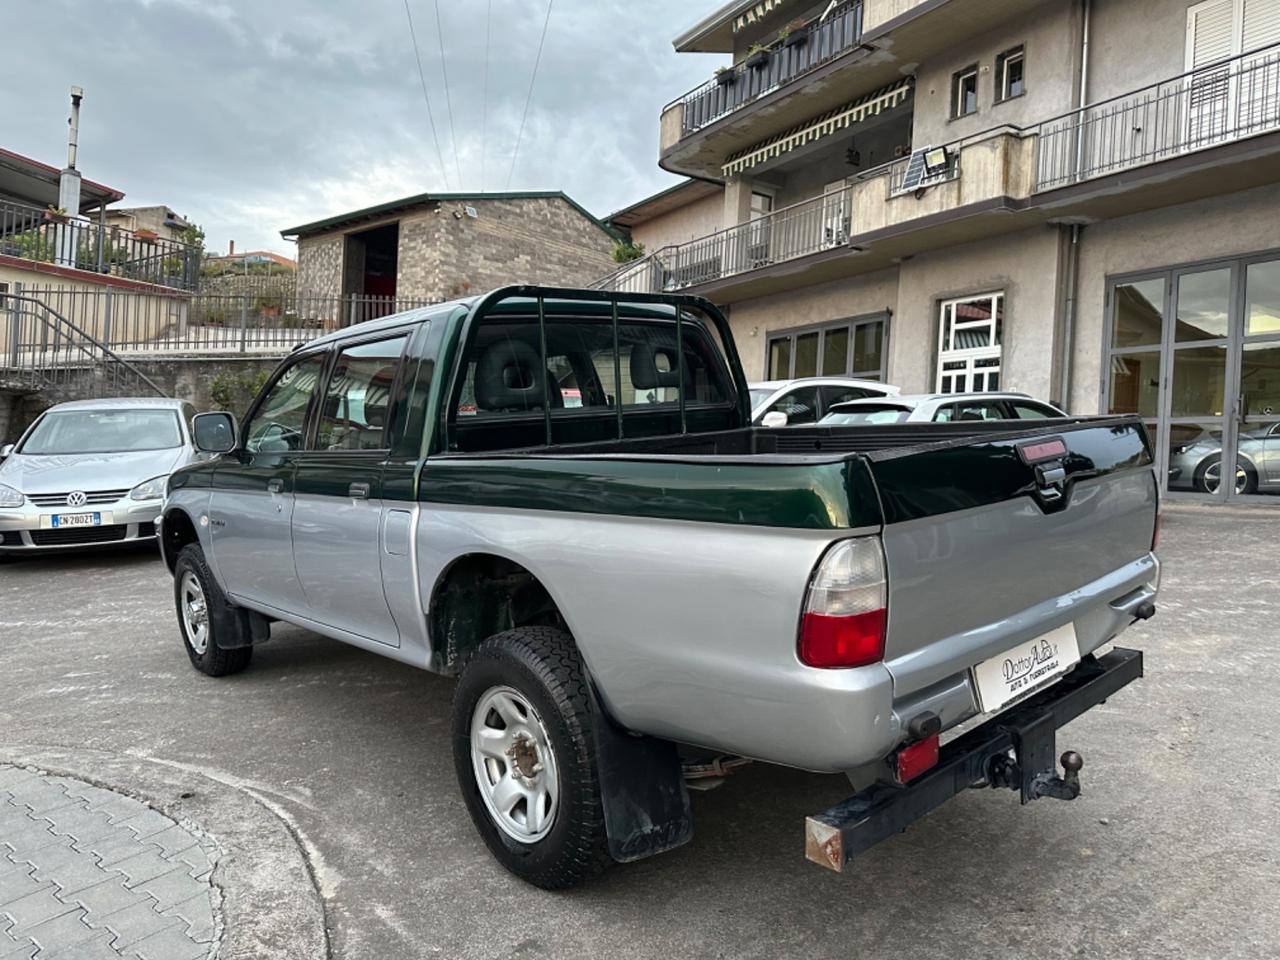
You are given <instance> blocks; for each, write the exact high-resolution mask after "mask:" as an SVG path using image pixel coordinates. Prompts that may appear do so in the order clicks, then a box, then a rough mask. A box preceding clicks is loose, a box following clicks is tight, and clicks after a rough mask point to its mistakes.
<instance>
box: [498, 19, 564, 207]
mask: <svg viewBox="0 0 1280 960" xmlns="http://www.w3.org/2000/svg"><path fill="white" fill-rule="evenodd" d="M555 2H556V0H547V15H546V17H544V18H543V20H542V36H541V37H539V38H538V54H537V56H536V57H534V60H533V73H532V74H531V75H530V77H529V93H528V95H527V96H526V97H525V98H524V113H523V114H522V115H521V116H520V131H519V132H518V133H517V134H516V148H515V149H514V150H513V151H511V169H510V170H509V171H507V187H506V188H507V189H508V190H510V189H511V178H512V177H513V176H515V172H516V157H518V156H519V155H520V141H521V140H523V139H524V124H525V121H526V120H528V119H529V103H530V101H532V100H533V84H534V82H535V81H536V80H537V79H538V64H540V63H542V45H543V44H544V43H546V42H547V24H549V23H550V22H551V8H552V6H554V5H555Z"/></svg>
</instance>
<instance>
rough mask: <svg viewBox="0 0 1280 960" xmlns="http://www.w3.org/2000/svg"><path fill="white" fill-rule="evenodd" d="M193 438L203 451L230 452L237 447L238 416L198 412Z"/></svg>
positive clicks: (192, 431) (197, 446) (198, 448)
mask: <svg viewBox="0 0 1280 960" xmlns="http://www.w3.org/2000/svg"><path fill="white" fill-rule="evenodd" d="M191 424H192V429H191V433H192V439H193V440H194V441H195V445H196V449H197V450H199V451H200V452H201V453H230V452H231V451H232V450H234V449H235V448H236V418H235V417H233V416H232V415H231V414H229V413H197V414H196V415H195V419H194V420H192V422H191Z"/></svg>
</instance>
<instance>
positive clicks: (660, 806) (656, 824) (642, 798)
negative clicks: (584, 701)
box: [591, 686, 693, 863]
mask: <svg viewBox="0 0 1280 960" xmlns="http://www.w3.org/2000/svg"><path fill="white" fill-rule="evenodd" d="M591 708H592V712H593V714H594V720H595V722H594V723H593V724H592V728H593V731H594V738H595V747H596V772H597V775H598V776H599V779H600V799H601V802H602V804H603V806H604V821H605V829H606V831H607V832H608V835H609V855H610V856H611V857H613V859H614V860H617V861H619V862H620V863H628V862H630V861H632V860H642V859H644V858H645V857H651V856H653V855H654V854H655V853H664V852H665V851H667V850H672V849H674V848H676V847H679V846H682V845H683V844H686V843H688V842H689V841H690V840H691V839H692V838H693V812H692V810H691V809H690V807H689V791H688V790H686V789H685V785H684V775H683V771H682V768H681V765H680V756H679V754H678V753H677V751H676V745H675V744H674V743H671V742H670V741H668V740H658V739H656V738H654V737H645V736H633V735H632V734H630V733H628V732H627V731H625V730H623V729H622V728H621V727H619V726H618V725H617V724H615V723H614V722H613V720H612V719H611V718H610V717H609V715H608V713H607V712H606V711H605V709H604V707H603V705H602V704H601V703H600V697H599V695H598V694H597V693H596V691H595V687H594V686H592V688H591Z"/></svg>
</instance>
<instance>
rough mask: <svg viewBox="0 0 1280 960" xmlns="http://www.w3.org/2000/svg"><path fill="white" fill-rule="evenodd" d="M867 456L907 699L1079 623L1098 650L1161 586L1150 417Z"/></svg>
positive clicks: (892, 638)
mask: <svg viewBox="0 0 1280 960" xmlns="http://www.w3.org/2000/svg"><path fill="white" fill-rule="evenodd" d="M867 459H868V461H869V464H870V467H871V472H872V475H873V477H874V478H875V482H876V485H877V487H878V488H879V492H880V498H881V504H882V507H883V510H884V517H885V528H884V547H885V556H886V560H887V563H888V583H889V624H888V635H887V638H886V644H885V664H886V666H887V667H888V669H889V671H890V673H891V674H892V675H893V678H894V695H895V698H898V697H901V696H903V695H906V694H911V693H914V692H915V691H919V690H923V689H924V688H926V687H929V686H931V685H933V684H937V683H941V682H943V681H947V680H948V679H949V678H953V677H954V676H955V675H956V674H957V673H960V672H962V671H965V670H967V669H968V668H969V667H972V666H973V665H975V664H976V663H978V662H980V661H982V660H985V659H987V658H989V657H994V656H996V655H997V654H1000V653H1003V652H1005V651H1007V650H1008V649H1009V648H1010V647H1012V646H1014V645H1015V644H1019V643H1023V642H1024V641H1028V640H1031V639H1034V638H1036V637H1038V636H1040V635H1042V634H1044V633H1047V632H1048V631H1050V630H1053V629H1055V628H1060V627H1063V626H1064V625H1066V624H1072V625H1073V626H1074V629H1075V632H1076V635H1077V640H1078V645H1079V650H1080V654H1081V655H1084V654H1086V653H1088V652H1089V651H1091V650H1093V649H1095V648H1096V647H1098V646H1099V645H1101V644H1103V643H1105V642H1106V641H1107V640H1109V639H1111V638H1112V637H1113V636H1114V635H1115V634H1116V633H1117V632H1119V630H1121V629H1123V628H1124V626H1126V625H1128V623H1130V622H1131V621H1132V619H1133V617H1132V610H1133V607H1134V606H1135V605H1136V603H1137V602H1139V600H1141V599H1146V598H1148V597H1149V596H1150V589H1148V585H1153V584H1154V583H1155V581H1156V579H1157V577H1158V566H1157V564H1156V560H1155V558H1154V557H1153V556H1152V554H1151V543H1152V535H1153V532H1154V525H1155V518H1156V509H1157V492H1156V484H1155V476H1154V474H1153V472H1152V468H1151V461H1152V458H1151V448H1150V443H1149V441H1148V439H1147V436H1146V432H1145V430H1144V429H1143V427H1142V424H1141V423H1140V422H1139V421H1138V420H1137V419H1130V418H1120V419H1098V420H1092V421H1084V422H1079V421H1077V422H1074V423H1068V424H1065V425H1064V424H1062V423H1058V424H1056V425H1055V424H1054V423H1052V422H1049V423H1047V424H1046V425H1045V426H1044V427H1043V428H1040V429H1038V430H1035V431H1026V432H1021V433H1017V434H1005V435H1002V436H999V437H997V438H993V439H974V438H970V439H968V440H948V441H944V442H940V443H932V444H928V443H926V444H920V445H917V446H914V447H910V448H905V449H896V450H886V451H883V452H880V453H872V454H870V455H869V456H868V457H867Z"/></svg>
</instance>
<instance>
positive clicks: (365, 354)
mask: <svg viewBox="0 0 1280 960" xmlns="http://www.w3.org/2000/svg"><path fill="white" fill-rule="evenodd" d="M408 339H409V338H408V336H400V337H394V338H392V339H389V340H376V341H374V342H372V343H361V344H356V345H355V346H350V347H345V348H343V350H342V352H340V353H339V354H338V359H337V360H336V361H335V362H334V365H333V372H332V373H330V374H329V382H328V385H327V386H326V387H325V392H324V397H323V398H322V399H321V402H320V413H319V416H318V418H317V424H316V441H315V449H317V450H381V449H384V448H385V447H386V446H387V443H386V439H385V438H386V427H387V415H388V413H389V411H390V408H391V393H392V388H393V387H394V386H395V381H396V373H397V372H398V371H399V369H400V356H401V354H402V353H403V352H404V345H405V342H406V341H407V340H408Z"/></svg>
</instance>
